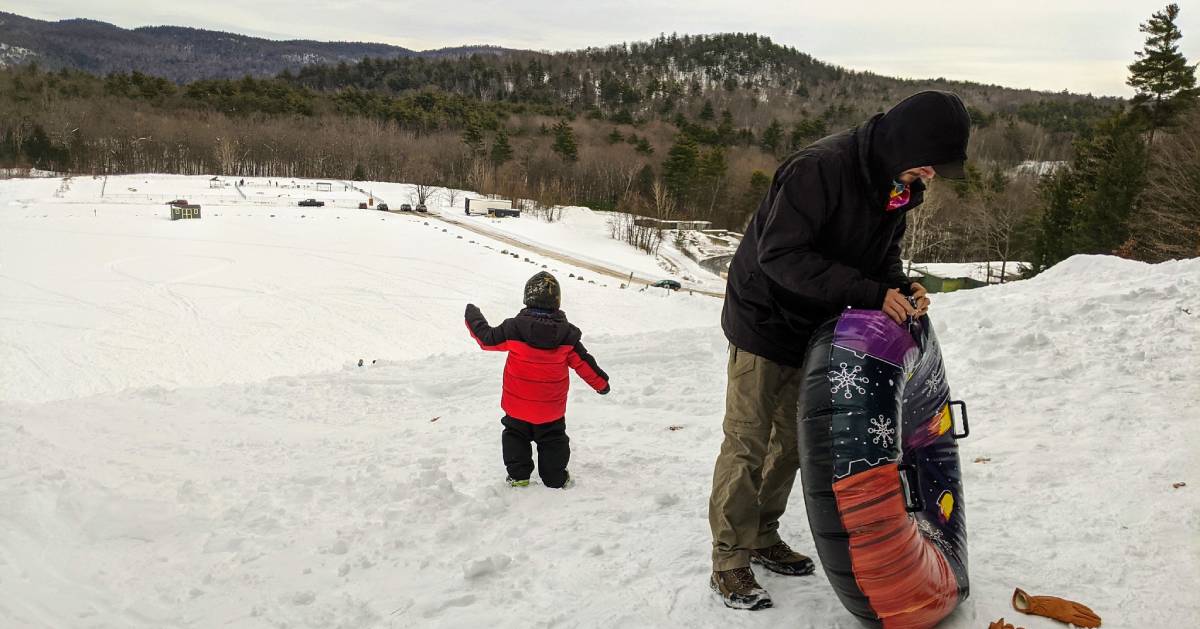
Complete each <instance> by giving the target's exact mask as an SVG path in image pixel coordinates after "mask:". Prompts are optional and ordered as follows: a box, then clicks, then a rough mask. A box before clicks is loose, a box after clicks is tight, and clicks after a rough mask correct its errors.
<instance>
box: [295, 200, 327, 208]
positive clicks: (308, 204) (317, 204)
mask: <svg viewBox="0 0 1200 629" xmlns="http://www.w3.org/2000/svg"><path fill="white" fill-rule="evenodd" d="M299 205H300V207H325V202H324V201H318V200H316V199H305V200H303V201H301V202H300V204H299Z"/></svg>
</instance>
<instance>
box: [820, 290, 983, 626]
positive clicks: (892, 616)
mask: <svg viewBox="0 0 1200 629" xmlns="http://www.w3.org/2000/svg"><path fill="white" fill-rule="evenodd" d="M803 376H804V380H803V383H802V385H801V391H800V403H799V409H798V413H799V441H800V453H801V457H800V458H801V467H800V471H801V477H802V482H803V485H804V502H805V506H806V507H807V509H808V522H809V526H810V528H811V529H812V533H813V538H814V540H815V542H816V547H817V553H818V554H819V556H820V558H821V563H822V565H823V567H824V569H825V574H826V575H827V576H828V577H829V581H830V583H831V584H832V585H833V588H834V590H836V591H837V594H838V597H839V598H840V599H841V600H842V603H843V604H844V605H845V606H846V609H848V610H849V611H850V612H851V613H853V614H854V615H855V616H857V617H858V618H859V619H860V620H862V621H863V623H864V624H866V625H867V626H870V627H883V628H885V629H915V628H920V627H932V626H934V625H936V624H937V623H938V622H939V621H940V620H942V619H943V618H945V617H946V615H947V614H949V613H950V612H952V611H954V608H955V607H956V606H957V605H958V604H959V602H960V601H963V600H966V598H967V594H968V583H967V541H966V540H967V538H966V520H965V517H964V504H963V490H962V476H961V474H960V472H959V461H958V445H957V443H956V441H957V440H958V439H961V438H963V437H966V436H967V432H968V427H967V416H966V405H965V404H963V403H962V402H954V401H951V400H950V389H949V385H948V384H947V382H946V374H945V368H944V366H943V364H942V355H941V349H940V348H939V346H938V343H937V338H936V337H935V336H934V333H933V329H932V326H931V324H930V321H929V318H928V317H922V318H921V319H919V320H917V321H913V322H911V323H910V324H909V325H907V326H898V325H896V323H895V322H893V321H892V320H891V319H889V318H888V317H887V315H885V314H883V313H882V312H880V311H877V310H853V309H851V310H846V311H844V312H843V313H842V314H841V315H840V316H839V317H837V318H836V319H833V320H831V321H829V322H827V323H825V324H824V325H822V326H821V327H820V328H818V329H817V331H816V332H815V333H814V334H813V337H812V340H811V342H810V344H809V352H808V357H807V360H806V362H805V365H804V374H803ZM954 408H958V409H959V412H958V413H954V412H953V410H952V409H954ZM956 420H957V421H956Z"/></svg>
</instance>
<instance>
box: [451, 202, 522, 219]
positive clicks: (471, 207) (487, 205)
mask: <svg viewBox="0 0 1200 629" xmlns="http://www.w3.org/2000/svg"><path fill="white" fill-rule="evenodd" d="M463 205H464V209H465V211H466V212H465V213H466V215H467V216H470V215H472V214H480V215H483V216H488V215H493V216H520V215H521V211H520V210H517V209H513V205H512V201H509V200H507V199H467V200H466V201H464V203H463Z"/></svg>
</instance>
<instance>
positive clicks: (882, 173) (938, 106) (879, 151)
mask: <svg viewBox="0 0 1200 629" xmlns="http://www.w3.org/2000/svg"><path fill="white" fill-rule="evenodd" d="M970 136H971V117H970V115H968V114H967V108H966V106H964V105H963V102H962V99H960V98H959V97H958V96H956V95H955V94H952V93H950V92H937V91H933V90H930V91H926V92H918V93H916V94H913V95H912V96H909V97H908V98H906V99H904V100H902V101H900V102H899V103H898V104H897V105H896V106H895V107H892V108H891V109H890V110H888V112H887V113H886V114H884V115H883V117H882V118H880V119H879V122H877V123H875V130H874V133H873V136H872V138H871V157H872V162H873V164H872V169H873V171H874V173H873V174H876V175H878V176H879V177H880V178H881V180H882V181H883V182H884V183H885V185H890V183H891V181H892V179H894V178H895V177H897V176H899V175H900V173H902V172H904V171H906V170H908V169H910V168H919V167H921V166H933V167H934V170H936V171H937V176H938V177H946V178H948V179H962V178H964V177H965V176H966V174H965V171H964V164H963V163H964V161H965V160H966V159H967V140H968V138H970Z"/></svg>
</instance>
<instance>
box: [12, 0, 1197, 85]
mask: <svg viewBox="0 0 1200 629" xmlns="http://www.w3.org/2000/svg"><path fill="white" fill-rule="evenodd" d="M1166 4H1167V3H1166V1H1165V0H1004V1H999V2H994V1H991V0H954V1H950V0H923V1H920V0H918V1H916V2H912V1H906V2H898V1H893V2H885V1H882V0H862V1H854V0H842V1H839V0H833V1H828V0H825V1H822V2H802V1H797V0H758V1H751V2H746V1H730V0H688V1H680V2H654V1H651V0H589V1H586V2H578V1H574V0H408V1H404V0H401V1H387V0H326V1H323V2H320V1H314V0H286V1H285V0H251V1H246V0H206V1H205V2H180V3H176V2H162V1H161V0H160V1H156V2H145V1H137V0H101V1H100V2H95V1H89V2H84V1H82V0H4V3H3V9H4V10H5V11H10V12H13V13H18V14H21V15H25V16H27V17H32V18H37V19H43V20H59V19H64V18H73V17H86V18H91V19H96V20H102V21H105V22H111V23H113V24H116V25H117V26H122V27H125V28H134V27H137V26H147V25H160V24H170V25H177V26H192V27H196V28H207V29H215V30H224V31H232V32H237V33H244V34H247V35H254V36H258V37H266V38H270V39H318V40H340V41H371V42H383V43H388V44H394V45H397V46H404V47H406V48H412V49H417V50H425V49H429V48H442V47H446V46H457V45H464V44H494V45H498V46H505V47H510V48H531V49H537V50H569V49H578V48H584V47H587V46H604V45H608V44H613V43H620V42H625V41H644V40H647V39H650V38H652V37H654V36H656V35H658V34H659V33H671V32H676V33H680V34H683V33H690V34H698V33H717V32H735V31H736V32H756V33H760V34H763V35H768V36H770V37H771V38H772V39H773V40H775V41H776V42H777V43H781V44H787V45H790V46H794V47H796V48H797V49H799V50H801V51H803V52H807V53H809V54H812V55H813V56H815V57H817V58H818V59H821V60H823V61H828V62H831V63H835V64H838V65H841V66H845V67H847V68H851V69H855V70H870V71H873V72H877V73H879V74H885V75H889V76H898V77H912V78H925V77H938V76H942V77H946V78H949V79H963V80H970V81H979V82H984V83H997V84H1000V85H1005V86H1010V87H1031V88H1036V89H1043V90H1054V91H1058V90H1062V89H1067V90H1070V91H1073V92H1090V93H1093V94H1097V95H1100V94H1105V95H1119V96H1129V95H1131V94H1132V91H1131V90H1130V89H1129V88H1128V87H1126V85H1125V77H1126V74H1127V69H1126V66H1128V65H1129V63H1130V62H1131V61H1132V60H1133V52H1134V51H1135V50H1138V49H1140V48H1141V46H1142V43H1143V41H1144V36H1143V35H1142V34H1141V33H1139V32H1138V24H1139V23H1141V22H1143V21H1145V20H1146V19H1147V18H1149V17H1150V14H1151V13H1153V12H1154V11H1157V10H1160V9H1162V8H1163V7H1164V6H1166ZM1179 4H1180V7H1181V9H1182V11H1181V15H1180V19H1179V25H1180V28H1181V29H1182V31H1183V40H1182V45H1181V50H1182V51H1183V53H1184V54H1185V55H1187V57H1188V60H1189V61H1190V62H1192V63H1196V62H1197V61H1200V1H1197V0H1185V1H1183V2H1180V3H1179Z"/></svg>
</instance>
